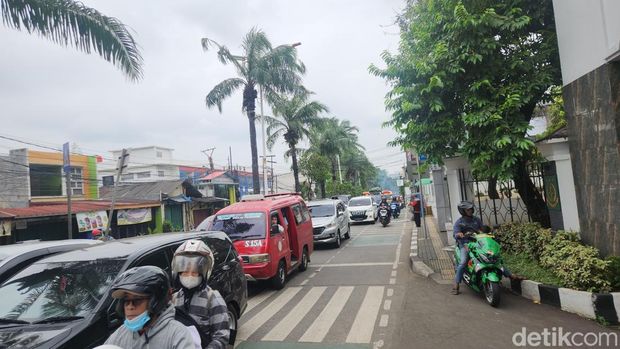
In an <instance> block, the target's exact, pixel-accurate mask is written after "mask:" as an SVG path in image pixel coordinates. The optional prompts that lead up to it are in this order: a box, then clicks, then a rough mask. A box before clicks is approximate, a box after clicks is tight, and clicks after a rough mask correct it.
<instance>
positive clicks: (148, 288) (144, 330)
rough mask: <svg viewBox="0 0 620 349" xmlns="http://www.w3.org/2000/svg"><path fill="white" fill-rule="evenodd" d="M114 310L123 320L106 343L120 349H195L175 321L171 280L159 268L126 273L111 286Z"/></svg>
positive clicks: (179, 324) (153, 267)
mask: <svg viewBox="0 0 620 349" xmlns="http://www.w3.org/2000/svg"><path fill="white" fill-rule="evenodd" d="M111 291H112V297H113V298H114V299H118V304H117V306H116V311H117V312H118V313H119V315H121V316H122V317H123V318H124V319H125V321H124V323H123V326H121V327H119V328H118V329H117V330H116V331H114V333H112V335H111V336H110V338H108V340H106V341H105V344H110V345H117V346H119V347H121V348H125V349H132V348H148V347H151V348H171V349H172V348H173V349H194V348H195V346H194V342H193V341H192V337H191V333H190V332H189V330H188V329H187V327H185V326H184V325H183V324H182V323H180V322H178V321H176V320H175V319H174V313H175V312H174V307H173V306H172V304H170V280H169V279H168V275H167V274H166V272H164V271H163V270H161V268H158V267H155V266H152V265H148V266H141V267H135V268H131V269H128V270H126V271H125V272H123V273H122V274H121V275H119V276H118V277H117V278H116V280H115V281H114V283H113V284H112V288H111Z"/></svg>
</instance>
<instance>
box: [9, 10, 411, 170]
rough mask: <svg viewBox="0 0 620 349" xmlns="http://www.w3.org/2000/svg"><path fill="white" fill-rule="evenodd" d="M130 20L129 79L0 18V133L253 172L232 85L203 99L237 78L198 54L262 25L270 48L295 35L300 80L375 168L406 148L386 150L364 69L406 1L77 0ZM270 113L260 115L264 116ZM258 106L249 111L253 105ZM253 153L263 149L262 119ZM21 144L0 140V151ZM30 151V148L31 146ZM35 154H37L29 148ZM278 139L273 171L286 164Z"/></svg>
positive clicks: (378, 96) (379, 102) (377, 103)
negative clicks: (135, 76) (210, 102)
mask: <svg viewBox="0 0 620 349" xmlns="http://www.w3.org/2000/svg"><path fill="white" fill-rule="evenodd" d="M83 3H84V4H85V5H87V6H90V7H93V8H95V9H97V10H99V11H100V12H102V13H104V14H105V15H107V16H111V17H115V18H118V19H119V20H121V21H122V22H123V23H124V24H125V25H127V26H128V27H129V28H130V29H131V31H132V33H133V36H134V38H135V40H136V41H137V43H138V44H139V47H140V50H141V53H142V57H143V58H144V67H143V69H144V78H143V79H142V80H141V81H139V82H137V83H134V82H130V81H129V80H128V79H127V78H126V77H125V76H124V75H123V74H122V73H121V71H120V70H118V69H117V68H116V67H115V66H113V65H112V64H110V63H109V62H106V61H104V60H103V59H101V58H100V57H99V56H97V55H94V54H91V55H87V54H85V53H83V52H80V51H77V50H76V49H74V48H71V47H62V46H59V45H56V44H54V43H52V42H50V41H48V40H46V39H43V38H40V37H37V36H36V35H29V34H27V33H25V32H19V31H16V30H14V29H10V28H8V27H6V26H2V25H1V24H0V47H2V48H3V49H2V50H0V115H1V116H0V120H2V127H1V128H0V136H4V137H11V138H16V139H19V140H21V141H26V142H31V143H35V144H42V145H45V146H51V147H54V148H60V147H61V145H62V144H63V143H65V142H70V143H71V144H74V145H77V147H78V149H79V150H80V151H81V152H83V153H85V154H89V155H93V154H97V155H102V156H104V157H108V158H109V157H111V155H110V153H109V151H110V150H117V149H121V148H126V147H140V146H150V145H158V146H164V147H169V148H173V149H174V153H173V156H174V158H175V159H177V160H179V161H181V162H187V163H206V162H207V157H206V156H205V155H204V154H203V153H202V152H201V150H204V149H207V148H213V147H215V148H216V149H215V150H214V152H213V160H214V162H215V164H216V166H225V165H226V164H227V163H228V154H229V147H230V149H231V151H232V157H233V163H234V164H238V165H240V166H247V168H248V169H249V168H250V164H251V155H250V142H249V128H248V119H247V117H246V116H245V115H244V114H243V113H242V112H241V92H239V93H237V94H236V95H234V96H232V97H231V98H230V99H228V100H227V101H226V102H224V104H223V112H222V113H221V114H220V113H219V112H218V110H217V108H214V109H207V107H206V105H205V96H206V94H207V93H208V92H209V91H210V89H211V88H213V87H214V86H215V85H216V84H217V83H219V82H220V81H222V80H224V79H227V78H230V77H234V76H236V75H235V71H234V69H233V68H232V67H231V66H225V65H222V64H221V63H220V62H219V61H218V60H217V57H216V53H215V51H208V52H205V51H203V50H202V47H201V45H200V39H201V38H203V37H207V38H210V39H213V40H215V41H217V42H218V43H220V44H223V45H226V46H227V47H228V48H229V49H230V50H231V51H232V52H233V53H237V52H239V53H240V52H241V48H240V45H241V40H242V38H243V37H244V35H245V34H246V33H247V32H248V31H249V30H250V29H251V28H252V27H257V28H260V29H262V30H263V31H264V32H265V33H266V34H267V36H268V38H269V39H270V41H271V42H272V44H273V45H274V46H276V45H279V44H288V43H294V42H301V43H302V44H301V46H298V47H297V49H298V56H299V58H300V59H301V60H302V61H303V62H304V64H305V65H306V68H307V72H306V74H305V76H304V86H306V88H308V89H310V90H311V91H313V92H314V93H315V95H314V96H313V97H314V99H316V100H317V101H320V102H322V103H324V104H326V105H327V106H328V107H329V109H330V112H329V113H328V114H325V115H324V116H335V117H338V118H340V119H346V120H349V121H350V122H351V123H352V124H353V125H355V126H357V127H358V128H359V129H360V132H359V140H360V143H361V144H362V145H363V146H364V147H365V149H366V154H367V156H368V158H369V159H370V160H371V162H373V163H374V164H375V165H376V166H378V167H380V168H382V169H385V170H387V171H388V172H389V173H397V172H398V170H399V169H400V168H401V167H402V166H403V164H404V160H405V157H404V154H403V153H402V152H401V151H400V149H397V148H391V147H388V146H387V144H386V143H387V142H388V141H390V140H392V139H393V138H394V137H395V136H396V133H395V131H393V130H391V129H386V128H382V127H381V124H382V123H383V122H384V121H386V120H388V119H389V112H387V111H386V110H385V105H384V101H385V94H386V93H387V92H388V90H389V86H388V85H387V84H386V83H385V81H384V80H382V79H380V78H377V77H375V76H372V75H370V74H369V73H368V66H369V65H370V64H371V63H374V64H375V65H378V66H384V63H383V61H382V60H381V58H380V55H381V53H382V52H383V51H385V50H387V51H390V52H395V51H396V50H397V48H398V39H399V36H398V27H397V26H396V25H395V24H394V22H395V17H396V15H397V14H398V13H399V12H400V11H401V9H402V8H403V6H404V0H330V1H327V0H312V1H309V0H296V1H291V0H264V1H257V0H226V1H213V0H209V1H206V0H203V1H197V0H196V1H185V0H178V1H160V0H137V1H120V0H84V1H83ZM267 112H268V110H266V113H267ZM257 113H258V110H257ZM257 130H258V132H259V139H258V147H259V155H262V147H261V138H260V123H258V124H257ZM22 147H29V146H27V145H25V144H23V143H18V142H15V141H10V140H6V139H1V138H0V153H8V151H9V149H15V148H22ZM30 147H31V148H33V149H37V148H35V147H32V146H30ZM38 150H41V149H38ZM285 150H286V148H285V146H284V145H283V144H278V145H276V146H275V147H274V149H273V150H272V151H271V152H270V154H274V155H276V158H275V161H276V164H275V165H274V168H275V172H276V173H284V172H289V171H290V160H286V159H284V157H283V154H284V151H285Z"/></svg>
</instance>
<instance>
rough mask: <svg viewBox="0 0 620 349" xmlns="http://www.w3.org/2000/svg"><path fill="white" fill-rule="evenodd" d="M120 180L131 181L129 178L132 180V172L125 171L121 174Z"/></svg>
mask: <svg viewBox="0 0 620 349" xmlns="http://www.w3.org/2000/svg"><path fill="white" fill-rule="evenodd" d="M121 180H122V181H131V180H133V173H126V174H124V175H121Z"/></svg>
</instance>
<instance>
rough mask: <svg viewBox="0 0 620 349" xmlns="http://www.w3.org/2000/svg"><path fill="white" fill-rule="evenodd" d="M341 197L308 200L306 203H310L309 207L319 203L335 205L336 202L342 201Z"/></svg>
mask: <svg viewBox="0 0 620 349" xmlns="http://www.w3.org/2000/svg"><path fill="white" fill-rule="evenodd" d="M340 201H341V200H340V199H321V200H313V201H308V202H306V205H308V207H310V206H318V205H330V204H331V205H333V204H334V203H336V202H340Z"/></svg>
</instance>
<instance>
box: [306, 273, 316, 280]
mask: <svg viewBox="0 0 620 349" xmlns="http://www.w3.org/2000/svg"><path fill="white" fill-rule="evenodd" d="M315 276H316V273H312V274H310V276H308V279H312V278H313V277H315Z"/></svg>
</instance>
